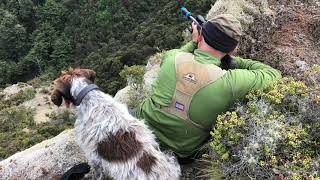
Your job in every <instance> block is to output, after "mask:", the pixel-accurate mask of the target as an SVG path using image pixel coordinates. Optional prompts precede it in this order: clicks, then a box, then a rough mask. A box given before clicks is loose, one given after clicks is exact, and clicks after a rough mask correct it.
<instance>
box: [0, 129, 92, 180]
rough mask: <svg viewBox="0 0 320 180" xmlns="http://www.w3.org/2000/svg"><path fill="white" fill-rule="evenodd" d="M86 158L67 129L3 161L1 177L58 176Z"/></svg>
mask: <svg viewBox="0 0 320 180" xmlns="http://www.w3.org/2000/svg"><path fill="white" fill-rule="evenodd" d="M82 162H86V158H85V157H84V154H83V152H81V150H80V148H79V147H78V145H77V144H76V143H75V137H74V131H73V130H67V131H64V132H62V133H61V134H59V135H58V136H56V137H55V138H52V139H49V140H46V141H43V142H42V143H39V144H37V145H35V146H33V147H31V148H29V149H27V150H24V151H22V152H19V153H16V154H15V155H13V156H11V157H9V158H7V159H6V160H3V161H1V162H0V179H8V180H10V179H12V180H13V179H59V178H60V176H61V175H62V174H63V173H64V172H65V171H67V170H68V169H69V168H71V167H72V166H74V165H76V164H79V163H82Z"/></svg>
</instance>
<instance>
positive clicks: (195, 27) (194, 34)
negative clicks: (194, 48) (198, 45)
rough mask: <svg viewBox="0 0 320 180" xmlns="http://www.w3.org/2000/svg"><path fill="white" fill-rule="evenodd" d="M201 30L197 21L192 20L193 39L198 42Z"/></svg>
mask: <svg viewBox="0 0 320 180" xmlns="http://www.w3.org/2000/svg"><path fill="white" fill-rule="evenodd" d="M198 38H199V31H198V25H197V24H196V23H195V22H192V41H194V42H198Z"/></svg>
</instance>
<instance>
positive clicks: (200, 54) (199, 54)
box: [194, 49, 221, 66]
mask: <svg viewBox="0 0 320 180" xmlns="http://www.w3.org/2000/svg"><path fill="white" fill-rule="evenodd" d="M194 55H195V60H196V61H197V62H199V63H201V64H214V65H216V66H220V64H221V61H220V59H218V58H216V57H214V56H212V55H211V54H210V53H208V52H205V51H202V50H200V49H196V50H194Z"/></svg>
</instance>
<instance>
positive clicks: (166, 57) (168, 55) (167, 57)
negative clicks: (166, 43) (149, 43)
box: [161, 49, 187, 64]
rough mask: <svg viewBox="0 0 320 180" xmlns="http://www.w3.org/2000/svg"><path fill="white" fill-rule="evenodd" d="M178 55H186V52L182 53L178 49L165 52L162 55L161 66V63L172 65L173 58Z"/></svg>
mask: <svg viewBox="0 0 320 180" xmlns="http://www.w3.org/2000/svg"><path fill="white" fill-rule="evenodd" d="M179 53H187V52H183V51H181V50H180V49H171V50H169V51H167V52H165V53H164V54H163V55H162V58H161V64H163V63H174V61H175V58H176V56H177V55H178V54H179Z"/></svg>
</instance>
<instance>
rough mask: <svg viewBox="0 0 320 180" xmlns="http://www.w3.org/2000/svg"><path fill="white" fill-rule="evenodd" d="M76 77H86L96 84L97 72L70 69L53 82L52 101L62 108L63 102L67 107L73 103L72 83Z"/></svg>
mask: <svg viewBox="0 0 320 180" xmlns="http://www.w3.org/2000/svg"><path fill="white" fill-rule="evenodd" d="M74 77H84V78H86V79H88V80H90V81H91V82H94V79H95V77H96V72H95V71H93V70H91V69H72V68H69V69H68V70H67V71H63V72H62V74H61V75H60V77H59V78H57V79H56V80H54V81H53V91H52V93H51V101H52V102H53V103H54V104H55V105H57V106H61V104H62V100H64V101H65V104H66V106H67V107H69V105H70V103H71V102H72V101H73V97H72V95H71V92H70V89H71V81H72V78H74Z"/></svg>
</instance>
